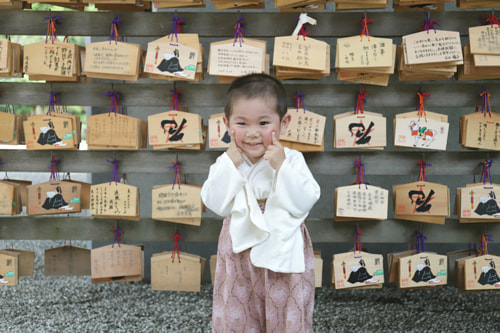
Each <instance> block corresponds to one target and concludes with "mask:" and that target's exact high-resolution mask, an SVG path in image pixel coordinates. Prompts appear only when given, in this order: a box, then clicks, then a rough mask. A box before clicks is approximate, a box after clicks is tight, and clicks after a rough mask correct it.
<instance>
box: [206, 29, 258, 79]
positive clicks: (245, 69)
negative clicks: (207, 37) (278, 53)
mask: <svg viewBox="0 0 500 333" xmlns="http://www.w3.org/2000/svg"><path fill="white" fill-rule="evenodd" d="M265 68H266V41H261V40H257V39H251V38H245V39H244V40H243V42H241V44H240V43H239V42H235V41H234V40H232V39H230V40H224V41H220V42H214V43H211V44H210V54H209V60H208V73H209V74H210V75H215V76H232V77H238V76H243V75H246V74H250V73H263V72H265Z"/></svg>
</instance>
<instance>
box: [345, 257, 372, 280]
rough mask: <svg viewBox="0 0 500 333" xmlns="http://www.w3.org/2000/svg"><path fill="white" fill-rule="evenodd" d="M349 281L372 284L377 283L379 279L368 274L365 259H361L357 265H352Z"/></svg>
mask: <svg viewBox="0 0 500 333" xmlns="http://www.w3.org/2000/svg"><path fill="white" fill-rule="evenodd" d="M347 281H348V282H350V283H356V282H362V283H366V284H370V283H375V282H377V281H378V280H377V279H374V278H373V277H372V276H371V275H370V274H368V271H367V270H366V264H365V261H364V260H363V259H361V260H360V261H359V263H358V264H357V265H355V266H351V274H349V279H347Z"/></svg>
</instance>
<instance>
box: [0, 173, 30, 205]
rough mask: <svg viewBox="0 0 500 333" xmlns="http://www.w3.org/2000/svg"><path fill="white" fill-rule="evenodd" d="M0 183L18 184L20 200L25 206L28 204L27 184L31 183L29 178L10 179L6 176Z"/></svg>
mask: <svg viewBox="0 0 500 333" xmlns="http://www.w3.org/2000/svg"><path fill="white" fill-rule="evenodd" d="M0 183H7V184H14V185H17V186H19V189H20V191H21V199H20V202H21V204H22V206H26V205H27V204H28V186H30V185H31V184H32V182H31V180H20V179H10V178H8V177H7V178H5V179H3V180H0ZM19 210H22V208H19Z"/></svg>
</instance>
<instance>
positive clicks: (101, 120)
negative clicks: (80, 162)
mask: <svg viewBox="0 0 500 333" xmlns="http://www.w3.org/2000/svg"><path fill="white" fill-rule="evenodd" d="M146 128H147V122H145V121H142V120H140V119H138V118H134V117H130V116H126V115H123V114H114V113H112V114H98V115H94V116H89V117H88V118H87V144H88V146H89V149H90V150H93V149H124V150H138V149H139V148H146V145H147V143H146V141H147V140H146V138H145V137H146V135H147V134H146V132H147V131H146Z"/></svg>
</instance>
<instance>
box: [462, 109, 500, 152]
mask: <svg viewBox="0 0 500 333" xmlns="http://www.w3.org/2000/svg"><path fill="white" fill-rule="evenodd" d="M460 134H461V136H460V142H461V143H462V146H464V147H466V148H480V149H481V148H482V149H491V150H500V115H499V114H497V113H493V112H492V113H491V116H490V115H489V114H488V115H486V116H484V115H483V113H482V112H474V113H471V114H467V115H464V116H462V117H460Z"/></svg>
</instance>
